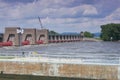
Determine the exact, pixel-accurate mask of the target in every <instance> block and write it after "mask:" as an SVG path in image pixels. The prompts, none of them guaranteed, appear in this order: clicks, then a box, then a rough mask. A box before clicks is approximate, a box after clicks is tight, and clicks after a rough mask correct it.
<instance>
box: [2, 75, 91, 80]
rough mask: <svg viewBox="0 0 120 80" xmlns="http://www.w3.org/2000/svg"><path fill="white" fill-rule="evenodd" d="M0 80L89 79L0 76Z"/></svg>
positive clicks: (75, 79) (76, 79)
mask: <svg viewBox="0 0 120 80" xmlns="http://www.w3.org/2000/svg"><path fill="white" fill-rule="evenodd" d="M0 80H91V79H80V78H66V77H48V76H46V77H44V76H32V75H11V74H0Z"/></svg>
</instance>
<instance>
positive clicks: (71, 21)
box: [0, 0, 120, 33]
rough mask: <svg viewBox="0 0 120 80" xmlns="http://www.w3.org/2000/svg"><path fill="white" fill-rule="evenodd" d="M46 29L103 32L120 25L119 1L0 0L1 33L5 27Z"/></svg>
mask: <svg viewBox="0 0 120 80" xmlns="http://www.w3.org/2000/svg"><path fill="white" fill-rule="evenodd" d="M38 16H40V17H41V21H42V24H43V26H44V28H47V29H49V30H55V31H57V32H60V33H62V32H81V31H90V32H100V25H103V24H107V23H120V0H0V32H4V28H5V27H16V26H18V27H22V28H38V29H40V24H39V20H38Z"/></svg>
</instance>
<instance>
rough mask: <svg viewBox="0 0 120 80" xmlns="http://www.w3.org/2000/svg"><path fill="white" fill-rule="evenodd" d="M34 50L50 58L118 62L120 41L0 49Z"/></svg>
mask: <svg viewBox="0 0 120 80" xmlns="http://www.w3.org/2000/svg"><path fill="white" fill-rule="evenodd" d="M21 51H22V52H23V51H24V52H30V51H31V52H32V51H36V52H37V53H39V54H40V55H42V56H45V57H52V58H74V59H82V60H84V61H85V62H94V63H115V64H116V63H117V64H118V63H119V57H120V42H69V43H55V44H46V45H39V46H38V45H37V46H31V47H30V46H29V47H19V48H11V49H6V48H4V49H3V48H2V49H0V52H1V53H8V54H9V53H10V52H12V53H20V52H21Z"/></svg>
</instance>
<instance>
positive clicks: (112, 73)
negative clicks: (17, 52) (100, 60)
mask: <svg viewBox="0 0 120 80" xmlns="http://www.w3.org/2000/svg"><path fill="white" fill-rule="evenodd" d="M0 71H1V72H2V73H3V74H18V75H37V76H58V77H75V78H85V79H99V80H119V66H117V65H99V64H98V65H97V64H67V63H66V64H64V63H47V62H46V63H45V62H27V61H24V62H23V61H0Z"/></svg>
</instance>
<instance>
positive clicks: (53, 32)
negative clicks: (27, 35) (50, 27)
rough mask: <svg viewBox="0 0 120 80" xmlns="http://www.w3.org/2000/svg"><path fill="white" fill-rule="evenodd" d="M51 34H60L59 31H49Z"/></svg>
mask: <svg viewBox="0 0 120 80" xmlns="http://www.w3.org/2000/svg"><path fill="white" fill-rule="evenodd" d="M49 34H51V35H56V34H59V33H57V32H55V31H49Z"/></svg>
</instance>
